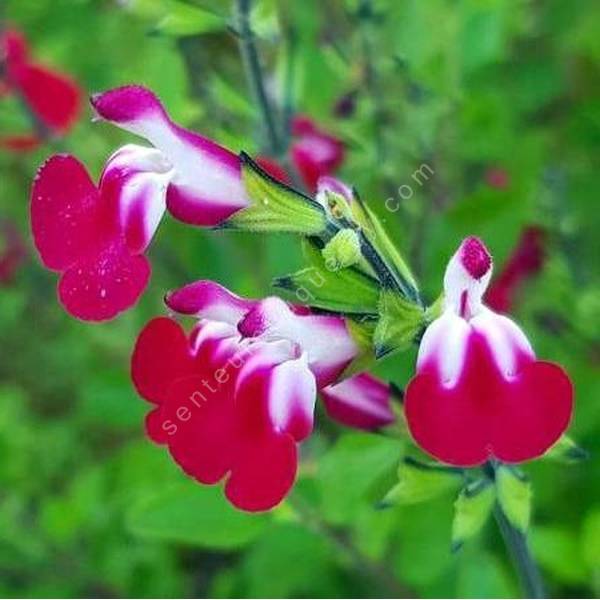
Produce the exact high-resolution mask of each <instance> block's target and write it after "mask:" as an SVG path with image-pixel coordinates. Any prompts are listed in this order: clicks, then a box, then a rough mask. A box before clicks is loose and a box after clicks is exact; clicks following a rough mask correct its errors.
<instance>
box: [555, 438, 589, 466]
mask: <svg viewBox="0 0 600 600" xmlns="http://www.w3.org/2000/svg"><path fill="white" fill-rule="evenodd" d="M544 458H547V459H549V460H554V461H557V462H560V463H565V464H572V463H577V462H579V461H582V460H585V459H587V458H589V454H588V452H587V451H586V450H584V449H583V448H581V447H580V446H578V445H577V444H576V443H575V442H574V441H573V440H572V439H571V438H570V437H569V436H568V435H562V436H561V437H560V439H559V440H558V442H556V444H554V446H552V448H550V450H548V452H546V454H545V455H544Z"/></svg>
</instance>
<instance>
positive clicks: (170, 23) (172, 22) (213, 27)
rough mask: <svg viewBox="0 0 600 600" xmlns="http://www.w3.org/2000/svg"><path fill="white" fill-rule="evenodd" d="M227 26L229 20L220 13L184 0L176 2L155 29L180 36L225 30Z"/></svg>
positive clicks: (162, 32) (158, 31)
mask: <svg viewBox="0 0 600 600" xmlns="http://www.w3.org/2000/svg"><path fill="white" fill-rule="evenodd" d="M226 27H227V21H226V20H225V19H224V18H223V17H221V16H219V15H216V14H214V13H212V12H209V11H206V10H203V9H202V8H198V7H194V6H190V5H189V4H186V3H184V2H175V3H173V4H172V5H171V6H170V8H169V13H168V14H167V16H166V17H164V18H163V19H162V20H161V21H160V22H159V23H158V25H157V26H156V28H155V29H154V31H155V32H156V33H161V34H166V35H172V36H176V37H180V36H187V35H201V34H204V33H213V32H215V31H223V30H224V29H226Z"/></svg>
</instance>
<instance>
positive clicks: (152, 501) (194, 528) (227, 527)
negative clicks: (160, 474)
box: [127, 481, 270, 550]
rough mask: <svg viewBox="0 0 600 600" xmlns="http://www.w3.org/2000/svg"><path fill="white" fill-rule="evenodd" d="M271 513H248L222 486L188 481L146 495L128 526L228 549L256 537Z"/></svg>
mask: <svg viewBox="0 0 600 600" xmlns="http://www.w3.org/2000/svg"><path fill="white" fill-rule="evenodd" d="M269 522H270V518H269V516H268V515H264V514H262V515H260V514H259V515H256V514H249V513H244V512H241V511H239V510H236V509H235V508H234V507H233V506H231V505H230V504H229V503H228V502H227V500H226V499H225V497H224V496H223V492H222V490H221V489H220V488H219V487H216V486H213V487H207V486H200V485H198V484H197V483H195V482H193V481H186V482H185V483H181V484H178V485H175V486H171V487H169V488H167V489H165V490H162V491H160V492H158V493H157V494H156V495H154V496H151V497H149V498H146V499H145V500H144V501H142V502H139V503H138V504H136V505H134V507H133V509H132V510H131V512H130V513H129V514H128V518H127V525H128V528H129V529H130V530H131V531H132V532H133V533H135V534H137V535H140V536H143V537H146V538H150V539H160V540H168V541H171V542H182V543H185V544H192V545H196V546H202V547H205V548H218V549H221V550H228V549H233V548H239V547H242V546H245V545H246V544H248V543H250V542H251V541H252V540H254V539H256V538H257V537H258V536H259V535H260V534H261V533H262V531H263V530H264V528H265V527H266V526H267V525H268V524H269Z"/></svg>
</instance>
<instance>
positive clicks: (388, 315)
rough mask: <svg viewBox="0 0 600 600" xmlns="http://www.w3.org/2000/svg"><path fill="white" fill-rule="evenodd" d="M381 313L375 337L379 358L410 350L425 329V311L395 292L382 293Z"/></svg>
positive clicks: (376, 353) (383, 291) (385, 291)
mask: <svg viewBox="0 0 600 600" xmlns="http://www.w3.org/2000/svg"><path fill="white" fill-rule="evenodd" d="M379 312H380V315H381V316H380V318H379V321H378V323H377V327H376V328H375V334H374V337H373V341H374V344H375V355H376V356H377V357H378V358H380V357H382V356H385V355H386V354H389V353H390V352H395V351H398V350H405V349H406V348H408V347H409V346H410V345H411V344H413V343H414V341H415V339H416V337H417V336H418V334H419V333H420V332H421V330H422V329H423V327H424V323H425V312H424V311H423V309H422V308H421V307H420V306H419V305H418V304H414V303H413V302H410V301H409V300H406V299H405V298H403V297H402V296H400V295H399V294H397V293H396V292H395V291H393V290H387V289H384V290H382V291H381V296H380V300H379Z"/></svg>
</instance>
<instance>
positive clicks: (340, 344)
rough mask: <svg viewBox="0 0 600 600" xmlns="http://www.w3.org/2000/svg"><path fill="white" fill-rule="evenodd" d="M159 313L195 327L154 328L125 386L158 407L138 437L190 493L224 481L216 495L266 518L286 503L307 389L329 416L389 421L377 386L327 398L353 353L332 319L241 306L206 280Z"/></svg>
mask: <svg viewBox="0 0 600 600" xmlns="http://www.w3.org/2000/svg"><path fill="white" fill-rule="evenodd" d="M167 304H168V306H169V307H170V308H171V309H172V310H175V311H177V312H180V313H183V314H188V315H194V316H195V317H197V318H198V323H197V325H196V326H195V327H194V328H193V330H192V332H191V334H190V335H189V336H186V335H185V333H184V331H183V330H182V328H181V327H180V326H179V325H178V324H177V323H176V322H175V321H173V320H171V319H168V318H158V319H154V320H153V321H151V322H150V323H149V324H148V325H147V326H146V328H145V329H144V331H142V333H141V335H140V337H139V339H138V342H137V344H136V348H135V351H134V353H133V357H132V377H133V381H134V383H135V385H136V387H137V389H138V391H139V393H140V395H141V396H143V397H144V398H145V399H146V400H148V401H150V402H152V403H154V404H156V408H155V409H154V410H153V411H152V412H151V413H150V414H149V415H148V417H147V422H146V424H147V431H148V435H149V436H150V438H151V439H153V440H154V441H155V442H156V443H158V444H165V445H167V446H168V447H169V451H170V453H171V455H172V456H173V458H174V459H175V461H176V462H177V463H178V464H179V465H180V466H181V468H182V469H183V470H184V471H185V472H186V473H187V474H188V475H190V476H192V477H194V478H195V479H197V480H198V481H199V482H201V483H205V484H214V483H217V482H218V481H221V480H222V479H224V478H225V479H226V484H225V494H226V496H227V498H228V499H229V500H230V501H231V502H232V503H233V504H234V505H235V506H237V507H238V508H241V509H244V510H248V511H259V510H268V509H270V508H272V507H273V506H275V505H277V504H278V503H279V502H280V501H281V500H282V499H283V498H284V497H285V495H286V494H287V493H288V492H289V490H290V488H291V486H292V485H293V483H294V480H295V478H296V471H297V462H298V448H297V446H298V444H299V443H300V442H302V441H303V440H304V439H305V438H306V437H307V436H308V435H310V433H311V431H312V428H313V413H314V406H315V400H316V393H317V389H320V388H321V389H322V388H323V387H325V389H326V390H327V391H325V392H324V395H325V394H329V395H330V396H331V397H335V403H336V408H334V410H333V411H332V414H333V416H336V415H335V412H336V411H337V412H339V413H341V414H342V415H343V417H345V418H346V421H347V420H348V416H347V415H351V420H353V421H354V422H355V423H357V424H358V426H362V427H364V428H367V427H368V426H379V425H381V424H387V423H389V422H390V421H391V419H392V416H391V413H390V411H389V407H388V410H387V411H386V409H385V400H384V398H383V396H382V391H383V390H382V388H383V387H385V386H384V385H383V384H380V383H378V382H376V381H375V380H371V379H369V381H368V385H367V386H364V385H363V383H362V379H358V381H357V384H356V387H354V386H353V385H352V383H346V382H343V383H341V384H337V385H332V386H331V387H329V388H327V387H326V386H330V385H331V384H332V383H333V382H334V381H335V379H336V378H337V377H339V376H340V374H341V373H342V371H343V370H344V369H345V367H346V366H347V365H348V364H349V363H350V362H351V361H352V360H353V358H354V357H355V356H356V355H357V352H358V349H357V347H356V345H355V343H354V341H353V340H352V338H351V336H350V334H349V333H348V331H347V329H346V325H345V323H344V320H343V319H341V318H340V317H333V316H325V315H313V314H311V313H310V312H309V311H307V310H306V309H297V308H295V307H292V306H289V305H287V304H286V303H285V302H283V301H282V300H280V299H279V298H275V297H271V298H265V299H264V300H246V299H243V298H240V297H239V296H236V295H234V294H232V293H231V292H229V291H228V290H226V289H225V288H223V287H221V286H220V285H218V284H216V283H214V282H211V281H200V282H197V283H194V284H191V285H189V286H186V287H184V288H182V289H181V290H178V291H176V292H174V293H172V294H170V295H169V296H168V297H167ZM357 377H358V378H362V377H363V376H357ZM357 377H354V378H351V379H350V380H348V381H349V382H352V381H353V380H357ZM342 386H348V388H347V389H346V390H345V389H344V388H343V387H342ZM345 392H358V393H359V394H360V397H357V396H355V395H345ZM371 392H374V393H373V394H372V395H370V393H371ZM345 401H346V402H347V403H348V408H347V409H346V412H344V406H343V405H344V402H345ZM326 402H327V401H326ZM361 415H362V419H361ZM342 421H344V418H342Z"/></svg>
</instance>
